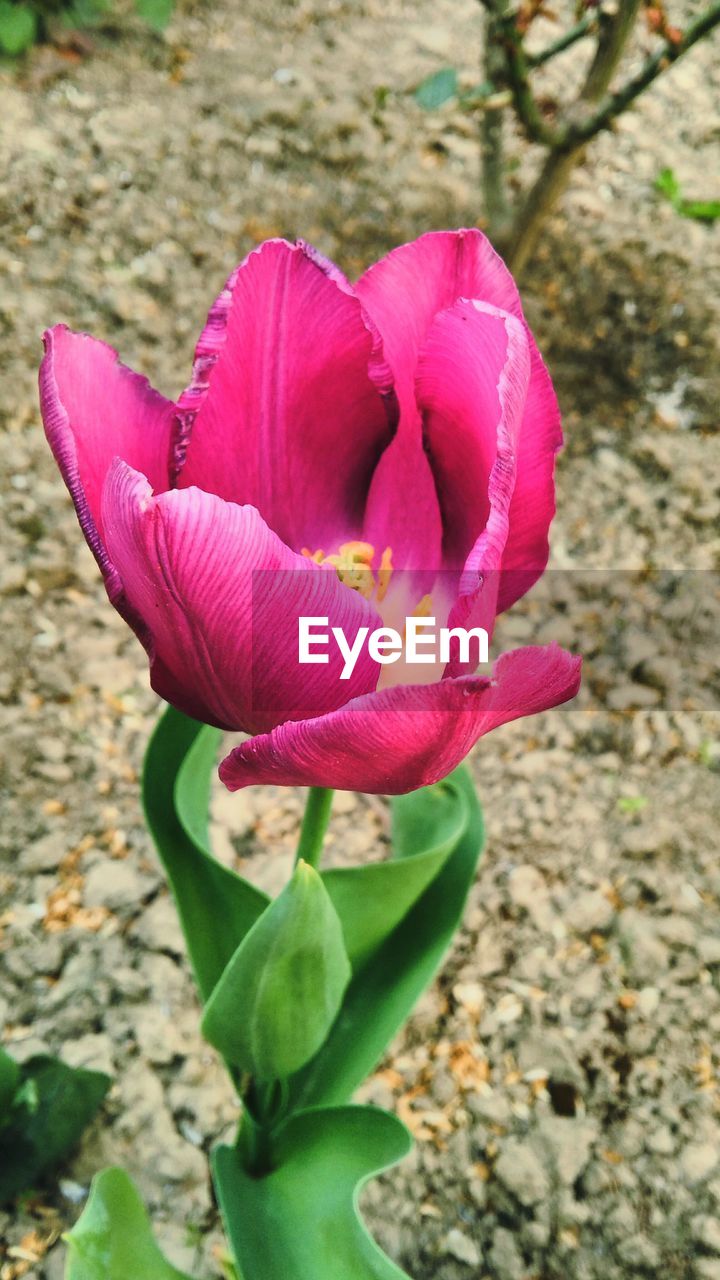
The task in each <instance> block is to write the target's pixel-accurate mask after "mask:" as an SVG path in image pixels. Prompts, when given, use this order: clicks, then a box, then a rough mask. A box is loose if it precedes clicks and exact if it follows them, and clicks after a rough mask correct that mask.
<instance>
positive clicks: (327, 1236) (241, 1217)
mask: <svg viewBox="0 0 720 1280" xmlns="http://www.w3.org/2000/svg"><path fill="white" fill-rule="evenodd" d="M410 1145H411V1144H410V1135H409V1134H408V1132H407V1130H406V1128H405V1126H404V1125H402V1124H401V1123H400V1121H399V1120H397V1119H395V1117H394V1116H391V1115H388V1114H387V1112H385V1111H380V1110H377V1109H376V1108H374V1107H340V1108H331V1109H329V1110H321V1111H305V1112H303V1113H301V1114H300V1115H296V1116H294V1117H293V1119H292V1120H291V1121H290V1122H289V1124H288V1125H287V1126H286V1128H285V1129H284V1130H283V1131H282V1133H281V1135H280V1136H279V1138H278V1139H277V1145H276V1148H275V1163H276V1167H275V1169H274V1171H273V1172H272V1173H269V1174H266V1175H265V1176H264V1177H252V1176H250V1175H249V1174H248V1173H247V1172H246V1171H245V1169H244V1168H243V1166H242V1161H241V1157H240V1154H239V1152H238V1149H237V1148H233V1147H219V1148H218V1149H217V1150H216V1151H215V1152H214V1157H213V1179H214V1182H215V1186H216V1190H217V1193H218V1198H219V1201H220V1207H221V1210H222V1215H223V1219H224V1222H225V1227H226V1230H227V1232H228V1235H229V1237H230V1241H231V1244H232V1247H233V1251H234V1254H235V1258H236V1261H237V1263H238V1267H239V1270H240V1274H241V1275H242V1276H243V1277H244V1280H408V1277H407V1276H406V1274H405V1272H404V1271H401V1270H400V1269H399V1267H397V1266H395V1264H394V1263H393V1262H391V1261H390V1259H389V1258H388V1257H387V1256H386V1255H385V1254H384V1253H383V1252H382V1250H381V1249H380V1248H379V1247H378V1245H377V1244H376V1243H375V1241H374V1240H373V1239H372V1237H371V1236H370V1234H369V1232H368V1230H367V1227H366V1226H365V1224H364V1222H363V1221H362V1218H361V1217H360V1215H359V1213H358V1207H357V1204H358V1195H359V1191H360V1188H361V1187H362V1186H363V1184H364V1183H365V1182H367V1180H368V1178H369V1177H371V1176H372V1175H373V1174H375V1173H379V1172H380V1171H381V1170H382V1169H386V1168H387V1167H388V1166H389V1165H392V1164H395V1163H396V1162H397V1161H398V1160H401V1159H402V1157H403V1156H404V1155H406V1154H407V1152H408V1151H409V1149H410Z"/></svg>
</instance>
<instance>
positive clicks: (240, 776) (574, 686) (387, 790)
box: [220, 645, 581, 795]
mask: <svg viewBox="0 0 720 1280" xmlns="http://www.w3.org/2000/svg"><path fill="white" fill-rule="evenodd" d="M580 665H581V661H580V659H579V658H576V657H573V656H572V655H571V654H569V653H566V652H565V651H564V650H563V649H560V648H559V647H558V646H557V645H548V646H546V647H539V648H534V647H530V648H525V649H516V650H514V651H513V652H512V653H506V654H503V655H502V657H500V658H499V659H498V660H497V662H496V664H495V667H494V670H493V676H492V679H489V680H488V679H485V678H480V677H478V676H460V677H459V678H458V679H456V680H443V681H439V682H438V683H437V684H432V685H421V686H419V685H403V686H396V687H395V688H391V689H382V690H381V691H380V692H378V693H372V694H368V695H366V696H364V697H360V698H356V699H354V700H353V702H350V703H348V704H347V705H346V706H344V707H342V708H341V709H340V710H339V711H334V712H332V713H331V714H330V715H327V716H322V717H319V718H317V719H314V720H306V721H303V722H302V723H299V724H282V725H280V726H279V727H278V728H277V729H274V730H273V732H272V733H269V734H263V735H262V736H261V737H257V738H252V739H250V741H248V742H243V743H242V744H241V745H240V746H239V747H236V748H235V750H234V751H233V752H231V754H230V755H229V756H227V757H226V759H225V760H223V762H222V764H221V765H220V777H221V779H222V781H223V782H224V783H225V785H226V786H227V787H228V788H229V789H230V790H231V791H237V790H239V789H240V788H241V787H247V786H250V785H251V784H254V783H275V784H278V785H280V786H323V787H336V788H339V789H341V790H345V791H365V792H374V793H381V794H386V795H398V794H401V793H403V792H405V791H413V790H415V789H416V788H417V787H423V786H428V785H429V784H430V783H433V782H437V781H438V780H439V779H440V778H444V777H445V776H446V775H447V774H448V773H449V772H450V771H451V770H452V769H454V768H455V767H456V765H458V764H459V763H460V761H461V760H462V759H463V758H464V757H465V756H466V755H467V753H468V751H469V750H470V749H471V747H472V746H473V745H474V744H475V743H476V742H477V741H478V739H479V738H481V737H482V736H483V735H484V734H486V733H489V732H490V730H491V729H495V728H497V726H498V725H501V724H505V723H506V722H507V721H509V720H516V719H518V718H519V717H521V716H526V715H533V714H534V713H535V712H538V711H545V710H547V709H548V708H549V707H554V706H558V705H559V704H560V703H561V702H567V701H568V699H570V698H573V697H574V696H575V694H576V693H577V691H578V688H579V685H580Z"/></svg>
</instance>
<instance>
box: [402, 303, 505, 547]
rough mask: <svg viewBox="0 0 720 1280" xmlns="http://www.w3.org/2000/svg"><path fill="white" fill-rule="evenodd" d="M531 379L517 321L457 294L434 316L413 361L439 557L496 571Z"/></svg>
mask: <svg viewBox="0 0 720 1280" xmlns="http://www.w3.org/2000/svg"><path fill="white" fill-rule="evenodd" d="M529 377H530V353H529V349H528V342H527V337H526V334H525V328H524V326H523V324H522V322H521V321H519V320H517V319H516V317H515V316H512V315H510V314H509V313H508V312H506V311H501V310H500V309H499V308H497V307H494V306H492V305H491V304H489V303H485V302H478V301H467V300H461V301H459V302H457V303H455V305H454V306H453V307H451V308H450V309H449V310H447V311H443V312H441V313H440V314H439V315H438V316H437V317H436V318H435V320H434V321H433V323H432V325H431V327H430V332H429V334H428V337H427V340H426V342H425V343H424V344H423V347H422V351H421V353H420V358H419V361H418V367H417V378H416V396H417V401H418V405H419V406H420V409H421V411H422V414H423V422H424V428H425V445H426V449H427V452H428V454H429V457H430V461H431V464H432V469H433V473H434V475H435V480H436V483H437V488H438V496H439V499H440V509H441V511H442V515H443V528H444V531H445V536H444V541H443V558H444V561H445V564H446V565H447V566H448V567H449V568H458V567H461V566H462V565H463V564H464V563H465V562H466V560H467V557H468V555H470V553H471V551H472V550H473V548H474V547H475V546H476V543H477V542H478V539H479V538H480V537H481V538H482V547H477V549H476V550H475V552H474V554H473V563H472V564H471V565H468V568H469V569H476V570H482V569H491V568H492V569H497V568H499V567H500V563H501V561H502V555H503V551H504V549H505V544H506V542H507V537H508V528H509V508H510V502H511V499H512V495H513V490H514V488H515V477H516V470H517V467H516V453H517V447H518V437H519V435H520V430H521V427H522V421H523V412H524V408H525V400H526V397H527V389H528V381H529Z"/></svg>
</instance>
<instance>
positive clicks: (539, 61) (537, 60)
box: [525, 12, 597, 71]
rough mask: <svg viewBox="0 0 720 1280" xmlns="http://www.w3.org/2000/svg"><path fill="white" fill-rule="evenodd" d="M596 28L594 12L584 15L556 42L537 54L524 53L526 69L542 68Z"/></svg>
mask: <svg viewBox="0 0 720 1280" xmlns="http://www.w3.org/2000/svg"><path fill="white" fill-rule="evenodd" d="M596 27H597V16H596V14H595V13H594V12H591V13H586V14H585V17H584V18H581V19H580V21H579V22H576V23H575V26H574V27H570V28H569V29H568V30H567V31H564V32H563V34H562V35H561V36H558V38H557V40H553V41H552V43H551V44H548V45H546V46H545V48H544V49H539V50H538V52H537V53H529V52H528V53H526V54H525V60H526V62H527V64H528V67H529V68H530V69H531V70H533V71H534V69H535V67H542V66H544V64H545V63H546V62H549V61H550V59H551V58H555V57H557V55H558V54H559V53H564V52H565V50H566V49H569V48H571V46H572V45H574V44H577V42H578V40H582V39H583V37H584V36H587V35H590V34H591V32H593V31H594V30H595V29H596Z"/></svg>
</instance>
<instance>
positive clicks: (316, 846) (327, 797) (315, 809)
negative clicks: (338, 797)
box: [295, 787, 335, 867]
mask: <svg viewBox="0 0 720 1280" xmlns="http://www.w3.org/2000/svg"><path fill="white" fill-rule="evenodd" d="M334 794H335V793H334V792H333V790H332V788H330V787H311V788H310V791H309V793H308V798H307V805H306V806H305V815H304V817H303V820H302V827H301V829H300V842H299V844H298V850H297V854H296V856H295V865H296V866H297V864H298V862H300V861H301V860H302V861H303V862H307V863H309V864H310V866H311V867H317V865H318V863H319V861H320V854H321V852H322V846H323V840H324V839H325V832H326V831H327V825H328V822H329V821H330V810H331V809H332V802H333V795H334Z"/></svg>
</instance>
